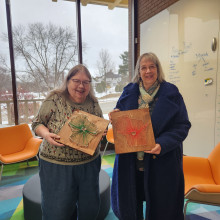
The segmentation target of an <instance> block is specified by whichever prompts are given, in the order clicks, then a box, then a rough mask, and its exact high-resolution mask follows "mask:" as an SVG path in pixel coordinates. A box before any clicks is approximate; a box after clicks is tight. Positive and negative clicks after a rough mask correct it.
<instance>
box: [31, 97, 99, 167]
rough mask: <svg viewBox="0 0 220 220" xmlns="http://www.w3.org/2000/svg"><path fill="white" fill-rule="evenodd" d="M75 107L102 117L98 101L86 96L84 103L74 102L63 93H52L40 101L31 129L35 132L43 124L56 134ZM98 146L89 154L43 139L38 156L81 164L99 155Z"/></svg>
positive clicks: (61, 162) (56, 161) (53, 160)
mask: <svg viewBox="0 0 220 220" xmlns="http://www.w3.org/2000/svg"><path fill="white" fill-rule="evenodd" d="M76 109H79V110H82V111H85V112H88V113H90V114H94V115H96V116H99V117H103V115H102V111H101V108H100V106H99V104H98V102H95V101H93V100H92V99H91V98H90V97H89V96H87V98H86V101H85V102H84V103H82V104H76V103H74V102H72V101H71V100H70V99H68V98H66V97H64V95H59V94H54V95H52V96H50V97H49V98H46V99H45V100H44V102H43V103H42V105H41V107H40V110H39V112H38V114H37V116H36V117H35V118H34V120H33V123H32V129H33V131H34V132H35V131H36V128H37V127H38V126H39V125H44V126H45V127H47V128H48V129H49V131H50V132H52V133H55V134H57V133H58V132H59V131H60V129H61V128H62V126H63V125H64V124H65V122H66V121H67V120H68V119H69V117H70V116H71V115H72V113H73V112H74V110H76ZM35 133H36V132H35ZM99 148H100V146H98V147H97V149H96V151H95V153H94V155H93V156H90V155H88V154H86V153H83V152H80V151H77V150H75V149H73V148H70V147H68V146H64V147H57V146H54V145H51V144H49V143H48V142H47V141H46V140H44V141H43V142H42V144H41V147H40V158H41V159H43V160H46V161H48V162H51V163H56V164H62V165H76V164H83V163H87V162H89V161H92V160H94V159H95V158H96V157H97V156H98V155H99Z"/></svg>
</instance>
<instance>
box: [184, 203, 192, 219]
mask: <svg viewBox="0 0 220 220" xmlns="http://www.w3.org/2000/svg"><path fill="white" fill-rule="evenodd" d="M190 202H191V201H190V200H189V199H188V200H187V201H186V202H185V205H184V219H186V208H187V205H188V203H190Z"/></svg>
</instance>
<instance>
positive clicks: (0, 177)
mask: <svg viewBox="0 0 220 220" xmlns="http://www.w3.org/2000/svg"><path fill="white" fill-rule="evenodd" d="M3 166H4V165H3V164H2V166H1V173H0V181H1V179H2V173H3Z"/></svg>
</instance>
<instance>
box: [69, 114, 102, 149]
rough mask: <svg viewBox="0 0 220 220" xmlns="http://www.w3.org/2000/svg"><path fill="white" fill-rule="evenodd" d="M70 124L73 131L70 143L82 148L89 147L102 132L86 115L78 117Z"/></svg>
mask: <svg viewBox="0 0 220 220" xmlns="http://www.w3.org/2000/svg"><path fill="white" fill-rule="evenodd" d="M68 124H69V126H70V128H71V130H72V134H71V136H70V141H71V142H73V143H76V144H77V145H79V146H81V147H88V145H89V143H90V141H91V140H92V139H93V138H94V137H95V136H96V135H97V134H98V133H99V132H100V131H99V130H98V128H97V126H96V125H95V124H94V123H92V122H91V121H89V120H88V118H87V116H86V115H77V116H75V117H73V118H72V119H71V121H70V122H69V123H68Z"/></svg>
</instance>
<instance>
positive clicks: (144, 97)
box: [137, 81, 160, 160]
mask: <svg viewBox="0 0 220 220" xmlns="http://www.w3.org/2000/svg"><path fill="white" fill-rule="evenodd" d="M159 88H160V83H159V82H158V81H156V82H155V83H154V84H153V85H152V86H151V87H150V88H149V89H148V90H145V88H144V85H143V82H142V81H141V82H140V84H139V90H140V96H139V98H138V108H139V109H141V108H149V103H150V102H152V101H153V99H154V96H155V95H156V94H157V92H158V90H159ZM137 159H138V160H143V159H144V152H143V151H140V152H137Z"/></svg>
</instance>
